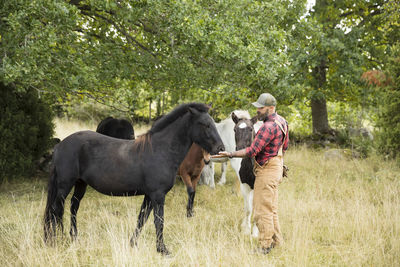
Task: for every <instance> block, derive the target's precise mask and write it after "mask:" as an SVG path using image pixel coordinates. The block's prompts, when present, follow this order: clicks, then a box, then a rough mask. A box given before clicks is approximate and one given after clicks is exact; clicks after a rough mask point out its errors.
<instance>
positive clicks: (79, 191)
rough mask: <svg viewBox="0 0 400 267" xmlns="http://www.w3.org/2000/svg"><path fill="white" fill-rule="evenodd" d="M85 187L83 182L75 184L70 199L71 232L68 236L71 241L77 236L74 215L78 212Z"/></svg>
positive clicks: (79, 181)
mask: <svg viewBox="0 0 400 267" xmlns="http://www.w3.org/2000/svg"><path fill="white" fill-rule="evenodd" d="M86 186H87V184H86V183H85V182H84V181H82V180H78V181H77V182H76V183H75V190H74V194H73V196H72V198H71V230H70V231H69V234H70V236H71V238H72V240H75V239H76V236H77V234H78V230H77V229H76V214H77V212H78V209H79V204H80V202H81V199H82V198H83V196H84V195H85V192H86Z"/></svg>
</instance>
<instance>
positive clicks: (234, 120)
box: [231, 112, 239, 124]
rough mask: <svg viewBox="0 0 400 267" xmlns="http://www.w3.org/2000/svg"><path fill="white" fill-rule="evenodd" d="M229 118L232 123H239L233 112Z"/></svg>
mask: <svg viewBox="0 0 400 267" xmlns="http://www.w3.org/2000/svg"><path fill="white" fill-rule="evenodd" d="M231 116H232V120H233V122H234V123H235V124H237V123H238V122H239V118H238V117H237V116H236V114H235V112H232V114H231Z"/></svg>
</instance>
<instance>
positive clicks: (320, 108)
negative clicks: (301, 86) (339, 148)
mask: <svg viewBox="0 0 400 267" xmlns="http://www.w3.org/2000/svg"><path fill="white" fill-rule="evenodd" d="M311 115H312V125H313V133H320V134H326V133H329V132H330V131H331V127H329V123H328V110H327V108H326V100H325V98H322V97H320V98H313V99H311Z"/></svg>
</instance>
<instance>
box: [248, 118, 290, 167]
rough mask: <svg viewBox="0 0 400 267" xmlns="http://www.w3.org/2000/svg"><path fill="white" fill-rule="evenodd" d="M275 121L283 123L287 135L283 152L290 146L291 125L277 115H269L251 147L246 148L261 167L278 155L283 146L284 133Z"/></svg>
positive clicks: (249, 155)
mask: <svg viewBox="0 0 400 267" xmlns="http://www.w3.org/2000/svg"><path fill="white" fill-rule="evenodd" d="M275 120H277V121H279V122H280V123H281V125H282V127H283V128H284V130H285V132H286V134H287V137H286V139H285V143H284V144H283V148H282V151H283V152H285V151H286V150H287V148H288V145H289V131H288V130H289V125H288V123H287V121H286V120H285V119H284V118H283V117H281V116H279V115H278V114H277V113H273V114H271V115H269V116H268V117H267V119H266V120H265V121H264V124H263V126H261V128H260V130H258V132H257V134H256V137H255V138H254V140H253V143H252V144H251V146H249V147H247V148H246V154H247V156H248V157H251V158H252V157H254V158H255V159H256V161H257V163H258V164H260V165H261V166H262V165H264V163H265V162H267V161H268V160H269V159H270V158H272V157H275V156H276V155H278V151H279V148H280V147H281V146H282V142H283V139H284V133H283V132H282V130H281V128H280V127H279V125H278V124H277V123H276V122H275Z"/></svg>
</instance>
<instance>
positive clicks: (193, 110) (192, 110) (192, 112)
mask: <svg viewBox="0 0 400 267" xmlns="http://www.w3.org/2000/svg"><path fill="white" fill-rule="evenodd" d="M188 110H189V112H190V114H192V115H197V114H199V111H198V110H197V109H195V108H192V107H189V108H188Z"/></svg>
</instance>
